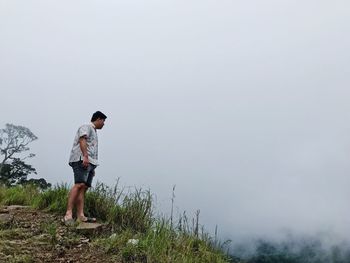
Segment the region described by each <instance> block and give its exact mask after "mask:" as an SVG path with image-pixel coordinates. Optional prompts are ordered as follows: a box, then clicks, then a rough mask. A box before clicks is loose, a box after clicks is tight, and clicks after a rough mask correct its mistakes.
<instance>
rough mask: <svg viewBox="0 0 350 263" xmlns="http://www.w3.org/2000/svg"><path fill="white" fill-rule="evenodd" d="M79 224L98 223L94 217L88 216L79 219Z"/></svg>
mask: <svg viewBox="0 0 350 263" xmlns="http://www.w3.org/2000/svg"><path fill="white" fill-rule="evenodd" d="M77 222H79V223H96V218H94V217H86V216H84V217H79V218H78V219H77Z"/></svg>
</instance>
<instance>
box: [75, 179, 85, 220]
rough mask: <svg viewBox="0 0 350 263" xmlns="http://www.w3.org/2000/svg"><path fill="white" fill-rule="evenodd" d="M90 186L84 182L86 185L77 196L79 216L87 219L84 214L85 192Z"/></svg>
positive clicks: (81, 218)
mask: <svg viewBox="0 0 350 263" xmlns="http://www.w3.org/2000/svg"><path fill="white" fill-rule="evenodd" d="M87 189H88V187H87V186H86V185H85V184H84V187H82V188H81V189H80V190H79V193H78V196H77V203H76V204H77V218H78V219H80V220H83V221H84V220H85V215H84V199H85V198H84V197H85V193H86V190H87Z"/></svg>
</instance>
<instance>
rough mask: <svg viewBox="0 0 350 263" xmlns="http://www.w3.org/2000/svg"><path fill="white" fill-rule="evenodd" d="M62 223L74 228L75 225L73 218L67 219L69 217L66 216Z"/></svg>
mask: <svg viewBox="0 0 350 263" xmlns="http://www.w3.org/2000/svg"><path fill="white" fill-rule="evenodd" d="M61 222H62V223H63V224H65V225H66V226H73V225H74V223H75V222H74V219H73V218H71V217H67V216H64V217H63V218H62V219H61Z"/></svg>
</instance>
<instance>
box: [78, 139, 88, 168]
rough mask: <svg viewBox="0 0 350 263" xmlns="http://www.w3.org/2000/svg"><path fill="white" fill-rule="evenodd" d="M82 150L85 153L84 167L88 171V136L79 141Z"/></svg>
mask: <svg viewBox="0 0 350 263" xmlns="http://www.w3.org/2000/svg"><path fill="white" fill-rule="evenodd" d="M79 144H80V149H81V152H82V153H83V156H84V157H83V167H84V168H85V169H87V168H88V167H89V156H88V152H87V142H86V136H82V137H80V139H79Z"/></svg>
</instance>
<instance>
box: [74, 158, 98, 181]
mask: <svg viewBox="0 0 350 263" xmlns="http://www.w3.org/2000/svg"><path fill="white" fill-rule="evenodd" d="M69 165H70V166H72V168H73V172H74V183H75V184H79V183H84V184H85V185H86V186H87V187H91V183H92V179H93V178H94V175H95V172H94V170H95V168H96V165H93V164H91V163H89V166H88V167H87V168H84V166H83V161H79V162H73V163H69Z"/></svg>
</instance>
